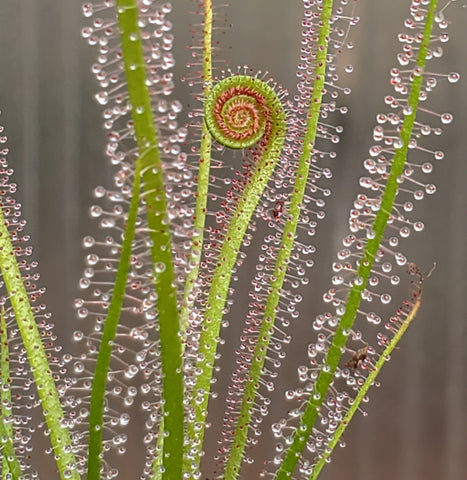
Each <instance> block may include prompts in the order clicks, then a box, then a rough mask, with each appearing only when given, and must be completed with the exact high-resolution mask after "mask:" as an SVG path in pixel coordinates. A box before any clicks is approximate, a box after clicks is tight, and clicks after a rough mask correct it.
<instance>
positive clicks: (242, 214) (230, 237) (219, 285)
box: [187, 75, 286, 468]
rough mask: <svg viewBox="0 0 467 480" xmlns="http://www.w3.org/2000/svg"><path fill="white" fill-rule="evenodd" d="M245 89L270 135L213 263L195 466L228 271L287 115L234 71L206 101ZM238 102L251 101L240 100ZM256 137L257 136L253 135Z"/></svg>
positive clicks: (197, 398)
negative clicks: (261, 106) (264, 112)
mask: <svg viewBox="0 0 467 480" xmlns="http://www.w3.org/2000/svg"><path fill="white" fill-rule="evenodd" d="M247 91H248V94H249V95H251V98H252V99H253V101H254V102H256V100H257V99H259V98H261V102H262V101H264V102H265V105H266V106H267V109H268V110H269V112H268V115H270V116H269V117H268V118H267V120H266V123H267V129H268V133H267V139H266V140H265V145H263V146H262V151H261V152H262V154H261V157H260V158H259V159H258V163H257V165H256V168H255V170H254V172H253V174H252V176H251V178H250V179H249V181H248V184H247V186H246V187H245V190H244V191H243V193H242V196H241V198H240V199H239V201H238V204H237V207H236V209H235V212H234V214H233V216H232V219H231V222H230V224H229V226H228V228H227V231H226V233H225V237H224V243H223V245H222V248H221V250H220V253H219V257H218V260H217V267H216V269H215V271H214V274H213V278H212V283H211V286H210V291H209V295H208V299H207V306H206V311H205V313H204V324H203V329H202V332H201V338H200V346H199V350H198V352H199V353H198V359H199V360H198V362H197V364H196V367H197V369H199V375H198V376H197V379H196V385H195V387H194V393H193V401H192V403H191V408H192V411H193V419H192V421H190V422H189V423H188V425H187V433H188V437H189V438H190V439H191V440H190V447H191V450H190V452H189V455H188V459H189V460H190V464H191V465H199V462H200V455H201V445H202V441H203V437H204V429H205V420H206V414H207V404H208V399H209V392H210V389H211V378H212V372H213V368H214V360H215V355H216V350H217V343H218V336H219V330H220V325H221V320H222V316H223V309H224V306H225V301H226V298H227V293H228V289H229V285H230V280H231V276H232V271H233V268H234V266H235V263H236V260H237V255H238V252H239V250H240V247H241V245H242V241H243V237H244V235H245V232H246V229H247V227H248V224H249V222H250V220H251V217H252V215H253V212H254V210H255V208H256V206H257V204H258V201H259V198H260V197H261V195H262V193H263V190H264V188H265V187H266V184H267V182H268V181H269V179H270V177H271V175H272V173H273V171H274V168H275V166H276V164H277V161H278V160H279V156H280V154H281V150H282V145H283V143H284V140H285V131H286V125H285V113H284V110H283V108H282V105H281V102H280V100H279V98H277V96H276V94H275V93H274V91H273V90H272V88H271V87H269V86H268V85H267V84H266V83H265V82H263V81H261V80H259V79H257V78H251V77H246V76H239V75H237V76H233V77H228V78H226V79H224V80H223V81H222V82H221V83H220V84H218V85H216V87H214V88H213V90H212V91H211V98H212V101H210V99H209V98H208V101H207V104H208V105H215V104H216V102H217V99H218V98H219V99H221V96H222V95H225V98H235V96H236V94H237V93H240V94H241V95H243V96H245V95H246V92H247ZM230 95H232V97H230ZM241 95H240V96H241ZM233 101H235V100H233ZM241 101H249V100H245V99H244V98H243V99H242V100H241ZM227 108H228V107H227ZM254 108H255V107H253V109H254ZM205 112H206V115H207V116H212V117H214V116H215V114H214V112H213V111H210V110H209V107H207V108H206V110H205ZM206 122H207V125H208V126H209V125H210V123H211V122H212V123H215V122H216V118H212V119H207V120H206ZM233 128H234V127H233ZM242 128H243V127H242ZM210 130H211V133H212V134H213V135H215V132H214V131H213V130H215V127H213V126H211V128H210ZM254 135H255V134H254ZM254 135H253V136H254ZM256 140H257V137H255V141H256ZM218 141H222V139H220V138H218ZM242 145H243V144H242ZM191 468H193V467H191Z"/></svg>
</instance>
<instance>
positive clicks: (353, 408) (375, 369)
mask: <svg viewBox="0 0 467 480" xmlns="http://www.w3.org/2000/svg"><path fill="white" fill-rule="evenodd" d="M421 301H422V297H421V294H420V296H419V297H418V298H417V300H416V302H415V304H414V305H413V307H412V309H411V311H410V313H409V314H408V316H407V318H406V319H405V320H404V321H403V323H402V325H401V327H400V328H399V329H398V331H397V333H396V334H395V335H394V337H393V338H392V339H391V341H390V342H389V343H388V345H387V347H386V348H385V349H384V351H383V353H382V354H381V355H380V356H379V358H378V360H377V362H376V364H375V365H374V366H372V367H371V371H370V373H369V374H368V377H367V378H366V379H365V382H364V384H363V385H362V386H361V387H360V390H359V391H358V394H357V396H356V397H355V399H354V401H353V402H352V404H351V405H350V407H349V410H348V411H347V413H346V415H345V417H344V418H343V419H342V421H341V423H340V424H339V426H338V427H337V429H336V432H335V433H334V436H333V437H332V440H331V441H330V442H329V444H328V445H327V447H326V449H325V451H324V452H323V453H322V454H321V456H320V458H319V460H318V462H317V463H316V465H315V466H314V467H313V473H312V474H311V476H310V478H309V480H316V479H317V478H318V475H319V474H320V472H321V470H322V469H323V467H324V465H325V464H326V462H327V460H328V458H329V457H330V456H331V454H332V452H333V451H334V448H335V447H336V445H337V444H338V443H339V440H340V438H341V437H342V434H343V433H344V431H345V429H346V428H347V426H348V425H349V423H350V421H351V420H352V418H353V416H354V415H355V413H356V412H357V410H358V408H359V406H360V404H361V403H362V400H363V398H364V397H365V395H366V394H367V393H368V390H369V389H370V387H371V386H372V385H373V384H374V382H375V380H376V377H377V376H378V375H379V372H380V371H381V369H382V368H383V365H384V364H385V363H387V359H388V358H389V356H390V355H391V353H392V351H393V350H394V348H395V347H396V345H397V344H398V343H399V341H400V339H401V338H402V336H403V335H404V333H405V332H406V331H407V328H409V325H410V323H411V322H412V320H413V319H414V318H415V316H416V315H417V312H418V309H419V308H420V305H421Z"/></svg>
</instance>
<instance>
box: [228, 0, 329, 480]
mask: <svg viewBox="0 0 467 480" xmlns="http://www.w3.org/2000/svg"><path fill="white" fill-rule="evenodd" d="M332 3H333V2H332V0H327V1H325V2H324V3H323V6H322V10H321V21H320V23H321V28H320V33H319V40H318V45H317V49H316V51H317V56H316V68H315V81H314V83H313V86H312V88H311V89H310V91H311V92H312V98H311V101H310V107H309V114H308V122H307V129H306V133H305V137H304V142H303V151H302V154H301V156H300V159H299V165H298V169H297V173H296V177H295V183H294V188H293V193H292V196H291V200H290V206H289V210H288V220H287V221H286V223H285V226H284V232H283V234H282V239H281V245H280V247H279V251H278V255H277V259H276V264H275V267H274V273H273V274H272V278H273V280H272V282H271V285H270V290H269V294H268V298H267V302H266V308H265V311H264V315H263V320H262V323H261V328H260V330H259V333H258V339H257V343H256V346H255V351H254V353H253V355H252V361H251V365H250V369H249V373H248V374H247V383H246V386H245V390H244V394H243V398H242V403H241V407H240V413H239V416H238V420H237V425H236V427H235V433H234V439H233V442H232V445H231V447H230V452H229V454H228V455H227V457H228V461H227V464H226V468H225V479H226V480H233V479H235V478H237V476H238V472H239V470H240V466H241V462H242V459H243V456H244V451H245V444H246V440H247V435H248V428H249V425H250V422H251V414H252V407H253V405H254V400H255V398H256V395H257V392H258V388H259V385H260V383H259V381H260V378H261V372H262V369H263V366H264V362H265V359H266V355H267V351H268V347H269V343H270V340H271V336H272V334H273V332H274V322H275V317H276V313H275V312H276V309H277V305H278V303H279V300H280V296H281V289H282V285H283V283H284V279H285V276H286V273H287V265H288V263H289V259H290V255H291V253H292V249H293V246H294V241H295V234H296V231H297V225H298V221H299V218H300V209H301V204H302V202H303V197H304V195H305V189H306V184H307V180H308V173H309V168H310V157H311V154H312V150H313V146H314V143H315V138H316V131H317V126H318V120H319V113H320V109H321V101H322V96H323V93H322V92H323V87H324V80H325V75H326V58H327V52H328V41H329V31H330V18H331V15H332Z"/></svg>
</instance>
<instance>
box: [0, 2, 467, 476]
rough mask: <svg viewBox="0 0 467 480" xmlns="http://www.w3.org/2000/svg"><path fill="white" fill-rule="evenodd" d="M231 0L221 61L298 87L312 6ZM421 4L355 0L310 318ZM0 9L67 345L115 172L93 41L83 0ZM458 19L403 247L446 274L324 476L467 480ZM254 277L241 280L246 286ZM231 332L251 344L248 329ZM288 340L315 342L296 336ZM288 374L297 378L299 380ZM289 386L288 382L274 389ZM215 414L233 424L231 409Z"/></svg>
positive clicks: (22, 140) (20, 149) (29, 211)
mask: <svg viewBox="0 0 467 480" xmlns="http://www.w3.org/2000/svg"><path fill="white" fill-rule="evenodd" d="M174 3H175V5H174V12H173V14H172V17H171V19H172V20H173V22H174V33H175V38H176V39H177V40H176V50H175V56H176V59H177V61H178V63H177V66H176V70H175V72H176V76H177V77H178V78H180V77H182V76H184V75H185V63H186V61H189V54H190V52H189V51H188V50H187V47H186V46H187V45H190V44H191V42H192V39H191V35H190V33H189V28H190V27H189V23H190V22H193V21H195V22H198V17H191V16H189V15H187V12H188V11H192V10H194V7H193V5H192V4H191V2H190V1H188V0H180V1H176V2H174ZM232 3H233V5H231V6H230V7H229V8H227V9H222V11H223V12H226V13H225V15H226V18H227V19H228V21H227V22H224V21H223V22H222V24H221V26H222V28H221V30H220V31H219V32H218V33H219V34H220V36H222V37H223V39H222V48H221V51H220V52H219V58H225V59H226V60H227V61H228V63H229V65H232V66H236V65H244V64H245V65H249V66H250V67H252V69H253V70H255V71H256V70H268V71H269V72H271V74H272V75H273V76H274V78H275V79H276V80H277V81H278V82H279V83H281V84H282V85H283V86H284V87H286V88H288V89H289V90H290V91H291V93H294V91H295V90H294V89H295V84H296V77H295V70H296V63H297V61H298V60H297V59H298V52H299V47H298V45H299V41H300V33H301V27H300V22H301V18H302V2H301V1H299V0H255V1H251V0H236V1H235V2H232ZM409 3H410V2H408V1H407V0H392V1H390V2H389V1H383V0H359V1H358V2H357V4H356V15H358V16H359V17H360V23H359V24H358V26H357V27H355V28H354V29H352V31H351V34H350V35H351V40H352V41H353V43H354V44H355V48H354V49H353V50H351V51H348V52H346V53H345V58H342V60H341V61H342V64H348V63H351V64H353V66H354V73H353V74H351V75H346V76H344V77H343V78H342V80H341V85H343V86H348V87H350V88H351V89H352V95H350V96H346V97H345V98H343V97H341V98H340V103H342V104H345V105H347V106H348V107H349V109H350V113H349V114H348V115H347V116H346V117H344V118H343V119H342V121H340V122H339V123H341V124H343V125H344V127H345V131H344V133H343V135H342V137H341V142H340V144H339V145H338V149H337V150H338V153H339V156H338V158H337V159H336V160H335V161H334V165H333V173H334V179H333V181H332V183H331V188H332V190H333V195H332V196H331V198H330V199H329V202H328V205H327V208H326V215H327V217H326V219H325V220H324V221H323V222H321V224H320V225H319V231H318V235H317V237H316V238H315V239H314V243H315V244H316V246H317V248H318V255H316V256H315V261H316V263H317V266H316V267H315V268H314V269H313V271H312V279H311V280H312V282H311V283H312V285H311V286H312V291H311V292H310V294H309V295H307V301H306V303H305V302H304V303H303V304H302V305H301V310H302V312H303V313H304V315H303V316H302V318H303V319H305V320H309V323H311V321H312V320H313V319H314V316H315V315H316V314H317V313H320V312H321V311H323V310H324V306H323V305H321V303H320V302H321V296H322V294H323V292H324V291H325V290H327V289H328V288H329V286H330V277H331V271H330V265H331V262H332V261H333V258H334V256H335V252H336V251H337V249H338V248H339V247H340V245H341V239H342V237H343V235H344V234H345V233H347V221H346V218H347V216H348V211H349V208H350V207H351V204H352V201H353V199H354V197H355V195H356V193H357V192H358V191H359V188H358V178H359V176H360V175H361V174H362V173H363V168H362V161H363V159H364V158H366V156H367V152H368V148H369V147H370V145H371V144H372V138H371V132H372V128H373V126H374V123H375V116H376V114H377V113H378V112H380V111H384V104H383V98H384V96H385V95H386V94H389V93H392V90H391V88H390V86H389V83H388V72H389V69H390V68H391V67H393V66H396V61H395V55H396V53H397V52H398V51H399V50H400V44H398V42H397V41H396V35H397V33H399V31H402V24H403V20H404V19H405V18H406V17H407V16H408V8H409ZM441 3H443V2H441V1H440V4H441ZM0 12H1V14H0V65H1V72H2V73H1V75H0V108H1V110H2V112H3V113H2V117H1V120H0V123H1V124H2V125H4V126H5V127H6V134H7V136H8V138H9V142H8V146H9V149H10V154H9V157H8V160H9V163H10V166H11V167H13V168H14V169H15V171H16V176H15V181H16V182H17V183H18V184H19V192H18V197H19V198H20V200H21V201H22V202H23V205H24V208H23V213H24V215H25V218H26V219H27V220H28V231H29V233H30V234H31V235H32V239H33V244H34V246H35V256H36V258H37V259H38V260H39V261H40V272H41V275H42V282H43V284H45V285H47V288H48V295H47V303H48V307H49V310H50V311H52V312H53V314H54V321H55V324H56V333H57V334H58V336H59V339H60V341H61V342H62V343H63V344H64V345H65V349H69V348H71V346H70V343H69V339H70V336H71V332H72V331H73V330H74V329H75V328H76V325H75V318H74V312H73V310H72V308H71V302H72V300H73V298H75V297H76V296H77V295H78V293H77V292H78V289H77V283H78V279H79V277H80V275H81V271H82V268H83V258H84V253H83V251H82V249H81V239H82V237H83V236H84V235H85V234H88V233H91V232H92V231H93V230H95V228H96V225H95V224H93V223H92V222H91V221H90V220H89V218H88V213H87V212H88V208H89V206H90V205H91V204H92V203H93V198H92V195H91V193H92V189H93V188H94V187H95V186H96V185H99V184H101V183H104V182H106V179H108V178H109V175H110V173H109V169H108V164H107V160H106V158H105V156H104V145H105V136H104V133H103V130H102V129H101V123H102V121H101V108H100V106H99V105H97V103H96V102H95V101H94V100H93V94H94V93H95V92H96V91H97V89H98V88H97V85H96V82H95V80H94V78H93V76H92V74H91V73H90V66H91V64H92V63H93V62H94V59H95V57H94V55H95V52H94V51H93V50H92V49H91V48H90V47H89V46H88V45H87V44H86V42H85V41H84V40H82V39H81V38H80V31H81V28H82V27H83V26H85V25H86V19H84V18H83V17H82V15H81V1H80V0H69V1H67V2H63V1H59V0H41V1H40V2H38V1H36V0H21V1H20V2H17V1H13V0H3V1H1V2H0ZM223 15H224V14H223ZM446 16H447V18H448V19H449V20H450V21H452V25H450V27H449V34H450V38H451V40H450V42H449V43H448V44H447V45H445V48H444V50H445V55H444V57H443V59H442V63H443V65H444V66H443V67H442V68H440V70H442V71H443V72H446V73H448V72H450V71H456V72H459V73H460V74H461V77H462V78H461V80H460V82H459V83H458V84H455V85H449V84H448V83H447V82H440V84H439V85H438V87H437V88H436V90H435V92H434V93H433V94H432V96H431V97H430V99H429V103H430V107H429V108H431V109H433V110H435V111H437V112H440V113H441V112H445V111H449V112H451V113H453V114H454V123H453V124H451V125H449V126H447V127H446V128H444V133H443V135H442V137H440V138H439V139H437V140H438V142H439V145H440V146H441V147H442V149H443V150H444V151H445V154H446V156H445V160H444V161H442V162H438V163H435V170H434V174H433V175H432V177H431V180H430V181H431V182H432V183H434V184H436V185H437V187H438V192H437V194H436V195H434V196H429V197H427V198H426V199H425V200H424V201H423V202H421V203H420V204H419V205H417V206H418V209H417V212H416V217H417V218H418V219H420V220H422V221H425V225H426V227H425V230H424V231H423V232H422V234H419V236H416V237H415V238H411V239H410V241H408V242H406V247H405V252H406V253H407V256H408V257H409V258H410V259H413V260H415V261H416V262H417V264H418V265H419V266H420V267H421V269H422V271H424V272H427V271H429V270H430V268H431V267H432V265H433V263H434V262H436V265H437V266H436V269H435V271H434V273H433V275H432V276H431V278H430V279H429V281H427V282H426V284H425V286H424V288H425V290H424V300H423V304H422V307H421V310H420V312H419V314H418V317H417V319H416V320H415V322H414V325H413V326H412V327H411V328H410V329H409V331H408V333H407V335H406V336H405V338H404V339H403V341H402V343H401V348H400V350H399V351H397V352H395V354H394V355H393V360H392V361H391V363H390V364H389V365H388V366H387V367H386V368H385V369H383V372H382V375H381V381H382V387H381V388H379V389H374V390H373V391H372V392H371V395H370V396H371V401H370V403H369V404H368V405H367V406H366V411H367V412H368V414H369V415H368V416H367V417H365V418H364V417H363V416H361V415H358V416H357V417H356V418H355V419H354V422H353V425H351V427H350V428H349V430H348V432H347V433H346V435H345V440H346V443H347V447H346V448H344V449H338V450H337V451H336V452H335V454H334V455H333V457H332V463H331V464H330V465H329V466H327V467H326V469H325V471H324V472H323V474H322V477H321V478H322V479H323V480H331V479H344V478H345V479H346V480H370V479H375V478H377V479H378V480H389V479H394V478H397V479H400V480H422V479H423V480H435V479H441V478H442V479H445V480H460V479H463V478H465V471H467V455H466V452H467V434H466V432H467V382H466V371H467V349H466V346H465V343H466V341H467V302H466V301H465V299H464V296H465V295H467V254H466V249H467V248H466V247H467V214H466V212H467V164H466V156H465V149H466V141H465V139H466V129H465V125H466V123H467V114H466V111H467V87H466V85H467V82H466V79H467V71H466V65H467V62H466V60H467V57H466V50H465V35H464V32H465V27H466V24H467V23H466V22H467V7H466V1H465V0H458V1H457V2H456V3H455V4H453V5H451V6H450V8H449V9H448V10H447V11H446ZM222 18H224V17H222ZM188 94H189V91H188V87H187V86H186V85H184V84H180V86H179V90H178V92H177V96H178V98H180V99H181V100H182V101H183V102H184V103H190V101H191V100H190V97H189V96H188ZM318 259H319V262H318ZM250 262H251V264H250V265H248V264H247V265H246V267H245V272H244V273H242V275H243V274H244V275H245V278H248V275H249V273H250V274H251V272H253V271H254V263H255V258H254V257H252V260H251V261H250ZM247 282H248V280H246V282H240V283H239V284H238V285H240V284H242V283H244V284H245V285H246V286H247V287H248V285H249V284H248V283H247ZM238 290H239V291H238V296H237V297H236V298H237V299H242V298H247V297H246V295H247V293H246V290H245V291H244V292H242V291H241V288H238ZM242 295H243V296H244V297H242ZM239 303H240V304H241V303H242V300H240V302H239ZM239 308H241V307H239ZM236 313H237V311H236ZM238 315H239V316H240V315H241V312H240V311H239V312H238ZM231 324H234V322H233V321H231ZM237 328H238V327H237ZM225 332H226V333H228V335H229V339H230V338H232V339H233V341H234V342H237V341H238V333H239V332H238V331H237V330H236V328H235V325H232V326H231V327H230V328H229V329H228V330H226V331H225ZM290 332H291V333H292V335H294V334H295V336H296V337H302V338H303V334H302V333H301V331H297V330H295V331H294V326H292V327H291V329H290ZM298 341H301V340H300V339H299V340H298ZM301 342H302V343H301V344H300V343H299V344H297V345H298V346H294V348H293V352H294V353H296V354H297V355H301V356H303V357H304V352H305V349H306V338H305V339H304V340H303V341H301ZM232 350H234V347H232ZM229 351H230V350H226V352H227V354H226V358H227V359H229V358H231V356H230V354H229ZM291 354H292V353H291ZM220 376H221V377H222V371H221V375H220ZM285 376H286V377H287V376H288V377H289V378H292V379H294V381H295V378H296V373H295V370H294V371H291V372H290V374H289V373H287V375H285ZM226 377H227V375H226ZM283 377H284V375H283ZM284 389H285V386H284V385H278V386H277V388H276V394H277V395H281V392H282V391H283V390H284ZM215 405H216V408H217V409H218V412H217V413H218V415H220V416H221V415H222V412H223V405H222V404H221V402H217V403H216V404H215ZM273 414H274V412H273ZM213 422H214V423H215V420H213ZM217 422H219V420H217ZM265 438H266V437H265ZM213 448H214V447H213ZM262 448H263V449H264V451H263V455H262V456H261V458H263V457H264V458H270V457H271V453H272V452H271V448H272V447H271V445H270V444H268V443H267V441H266V440H265V441H264V443H263V444H262ZM268 452H271V453H268ZM139 465H141V464H140V463H139V462H138V463H135V464H134V466H137V467H139ZM122 473H123V475H122V477H121V478H125V479H126V478H128V479H130V478H137V475H138V474H139V469H137V470H136V471H135V470H134V469H133V468H132V467H131V466H130V467H129V469H128V471H127V472H122ZM42 478H53V477H51V476H46V475H43V476H42ZM245 478H246V477H245ZM248 478H254V477H253V476H249V477H248Z"/></svg>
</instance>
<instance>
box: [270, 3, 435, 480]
mask: <svg viewBox="0 0 467 480" xmlns="http://www.w3.org/2000/svg"><path fill="white" fill-rule="evenodd" d="M436 6H437V0H431V1H430V4H429V7H428V12H427V14H426V20H425V28H424V32H423V40H422V42H421V44H420V48H419V53H418V57H417V62H416V68H418V69H420V71H421V72H423V71H424V69H425V63H426V56H427V51H428V45H429V43H430V38H431V32H432V28H433V22H434V16H435V10H436ZM421 87H422V76H421V75H418V76H414V79H413V82H412V86H411V90H410V95H409V100H408V105H409V106H410V108H411V113H410V114H407V115H406V116H405V119H404V122H403V125H402V130H401V133H400V139H401V141H402V144H401V146H400V148H398V149H397V150H396V153H395V155H394V159H393V162H392V167H391V171H390V173H389V176H388V179H387V183H386V187H385V191H384V194H383V197H382V200H381V206H380V208H379V210H378V213H377V214H376V218H375V221H374V223H373V226H372V231H373V232H374V236H373V238H370V239H369V240H368V242H367V244H366V246H365V251H364V254H363V258H362V261H361V262H360V265H359V268H358V272H357V277H358V279H359V280H358V281H356V282H355V283H354V285H353V287H352V289H351V290H350V293H349V297H348V300H347V303H346V306H345V312H344V314H343V316H342V318H341V320H340V323H339V325H338V328H337V330H336V332H335V334H334V336H333V338H332V343H331V346H330V347H329V350H328V353H327V355H326V360H325V366H326V368H324V369H322V370H321V371H320V373H319V376H318V378H317V380H316V383H315V386H314V389H313V392H312V393H311V395H310V398H309V401H308V403H307V405H306V408H305V411H304V412H303V414H302V416H301V417H300V424H299V426H298V427H297V429H296V432H295V435H294V438H293V441H292V443H291V445H290V446H289V448H288V449H287V452H286V454H285V456H284V459H283V462H282V464H281V466H280V468H279V470H278V473H277V480H288V479H289V478H290V477H291V475H292V474H293V471H294V470H295V468H296V465H297V462H298V461H299V458H300V456H301V453H302V451H303V449H304V448H305V445H306V442H307V439H308V437H309V436H310V433H311V431H312V428H313V426H314V424H315V421H316V419H317V418H318V414H319V408H320V407H321V405H322V403H323V401H324V399H325V398H326V392H327V391H328V389H329V386H330V384H331V381H332V378H333V376H334V373H335V371H336V369H337V366H338V363H339V360H340V358H341V356H342V352H343V349H344V347H345V344H346V341H347V338H348V335H347V334H346V332H349V331H350V329H351V328H352V325H353V322H354V319H355V316H356V314H357V310H358V308H359V305H360V302H361V298H362V292H363V290H364V289H365V287H366V285H367V282H368V278H369V276H370V273H371V268H372V266H373V263H374V259H375V257H376V253H377V251H378V249H379V246H380V244H381V240H382V238H383V235H384V231H385V229H386V225H387V222H388V219H389V216H390V212H391V211H392V208H393V206H394V201H395V198H396V194H397V189H398V179H399V177H400V175H401V174H402V172H403V169H404V165H405V161H406V157H407V151H408V148H409V140H410V138H411V135H412V130H413V126H414V122H415V116H416V113H417V107H418V102H419V95H420V91H421Z"/></svg>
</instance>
